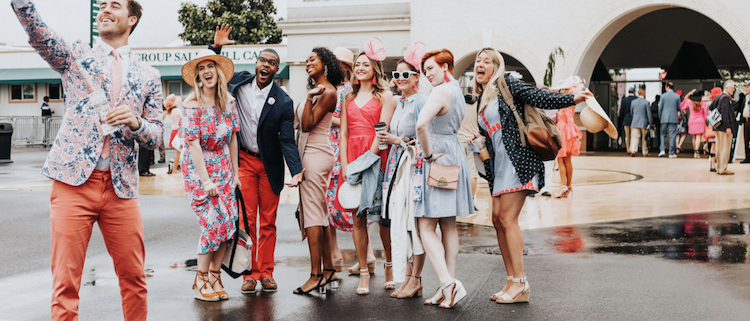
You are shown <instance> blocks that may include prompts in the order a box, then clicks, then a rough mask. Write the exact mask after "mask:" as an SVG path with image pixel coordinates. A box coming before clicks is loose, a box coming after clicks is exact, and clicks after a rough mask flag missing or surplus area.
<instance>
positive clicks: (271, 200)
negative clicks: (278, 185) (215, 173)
mask: <svg viewBox="0 0 750 321" xmlns="http://www.w3.org/2000/svg"><path fill="white" fill-rule="evenodd" d="M239 156H240V157H239V163H240V171H239V172H240V182H241V183H242V189H241V191H242V199H244V200H245V210H246V211H247V215H248V218H247V221H248V224H249V225H250V230H249V231H247V233H248V234H250V239H252V241H253V268H252V271H251V272H252V273H251V274H250V275H244V276H243V278H244V279H254V280H261V279H263V278H266V277H268V278H272V279H273V260H274V251H275V250H276V210H277V209H278V207H279V195H276V193H274V192H273V189H272V188H271V183H270V182H269V181H268V176H267V175H266V169H265V167H264V166H263V161H262V160H261V159H260V158H258V157H255V156H252V155H250V154H248V153H246V152H242V151H241V152H240V155H239ZM239 214H240V222H243V218H242V215H243V214H242V209H240V211H239ZM258 218H260V231H257V227H256V225H257V222H258ZM240 227H241V228H242V229H244V228H245V224H244V223H240Z"/></svg>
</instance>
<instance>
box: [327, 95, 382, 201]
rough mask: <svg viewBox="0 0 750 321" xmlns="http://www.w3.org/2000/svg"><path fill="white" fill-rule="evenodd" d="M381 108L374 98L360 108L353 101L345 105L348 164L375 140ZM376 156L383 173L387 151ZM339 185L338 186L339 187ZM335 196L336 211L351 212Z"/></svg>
mask: <svg viewBox="0 0 750 321" xmlns="http://www.w3.org/2000/svg"><path fill="white" fill-rule="evenodd" d="M382 108H383V107H382V105H381V104H380V100H379V99H377V98H375V97H373V98H372V99H370V101H368V102H367V103H366V104H365V105H364V106H362V107H359V106H357V104H356V103H355V102H354V99H352V100H351V101H349V104H347V105H346V124H347V127H348V129H349V139H348V141H347V143H348V144H347V153H346V155H347V160H348V162H349V163H351V162H354V160H356V159H357V158H359V156H362V155H363V154H364V153H366V152H369V150H370V147H371V146H372V141H373V140H375V124H376V123H377V122H379V121H380V110H381V109H382ZM378 155H379V156H380V169H381V170H382V171H383V172H385V165H386V160H387V159H388V149H386V150H381V151H380V153H378ZM341 185H342V184H339V187H341ZM336 196H337V197H336V209H337V210H339V211H345V212H352V211H350V210H347V209H344V208H343V207H341V204H339V200H338V193H336ZM354 212H356V211H354Z"/></svg>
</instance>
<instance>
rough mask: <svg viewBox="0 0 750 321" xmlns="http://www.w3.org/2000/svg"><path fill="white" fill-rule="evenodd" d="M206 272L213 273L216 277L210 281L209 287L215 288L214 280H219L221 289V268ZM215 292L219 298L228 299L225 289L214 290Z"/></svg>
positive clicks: (222, 285) (222, 286)
mask: <svg viewBox="0 0 750 321" xmlns="http://www.w3.org/2000/svg"><path fill="white" fill-rule="evenodd" d="M208 272H209V273H211V275H213V276H214V277H216V280H214V281H213V282H211V287H212V288H216V286H215V285H214V284H216V282H219V285H221V288H222V289H223V288H224V284H223V283H221V270H218V271H211V270H208ZM209 280H210V279H209ZM216 294H217V295H218V296H219V299H220V300H229V293H227V291H225V290H221V291H216Z"/></svg>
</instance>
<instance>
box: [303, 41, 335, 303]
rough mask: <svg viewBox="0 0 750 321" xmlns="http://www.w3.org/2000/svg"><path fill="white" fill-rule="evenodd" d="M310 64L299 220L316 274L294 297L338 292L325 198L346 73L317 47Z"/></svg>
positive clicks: (308, 66) (305, 109)
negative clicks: (333, 125) (338, 97)
mask: <svg viewBox="0 0 750 321" xmlns="http://www.w3.org/2000/svg"><path fill="white" fill-rule="evenodd" d="M305 62H306V70H307V75H308V78H307V80H308V84H307V89H308V90H310V91H309V92H308V93H307V99H306V100H305V101H304V103H303V104H302V105H300V106H299V107H298V108H297V120H298V123H299V128H298V129H299V131H298V139H297V144H298V149H299V153H300V159H301V160H302V167H304V168H305V169H307V170H306V171H305V179H304V180H303V181H302V183H300V187H299V194H300V202H299V204H300V212H299V220H300V228H301V229H302V239H303V240H304V239H305V237H307V244H308V248H309V250H310V265H311V272H310V278H309V279H308V280H307V282H305V284H303V285H302V286H300V287H298V288H297V289H296V290H294V294H306V293H309V292H310V291H312V290H314V289H316V288H317V289H318V292H319V293H325V292H326V291H325V286H326V284H329V283H330V284H331V287H332V288H333V289H337V288H338V287H339V286H338V283H339V281H338V276H337V275H336V270H335V269H334V268H333V260H332V258H331V244H330V236H331V233H329V232H328V229H329V225H330V223H329V221H328V205H327V203H326V197H325V195H326V191H328V184H329V183H330V177H331V170H333V163H334V162H335V160H334V158H333V148H331V145H330V143H329V142H328V136H329V135H330V132H331V119H332V118H333V111H334V110H335V109H336V86H338V85H341V84H342V83H343V80H344V72H343V70H342V69H341V62H339V60H338V59H336V56H334V55H333V52H331V51H330V50H328V48H325V47H315V48H313V50H312V52H311V53H310V54H309V55H308V56H307V59H306V61H305ZM321 267H322V268H323V269H322V270H321ZM329 272H330V274H328V275H326V274H327V273H329Z"/></svg>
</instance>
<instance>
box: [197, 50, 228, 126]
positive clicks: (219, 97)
mask: <svg viewBox="0 0 750 321" xmlns="http://www.w3.org/2000/svg"><path fill="white" fill-rule="evenodd" d="M211 61H212V62H213V63H214V67H215V68H216V75H217V76H218V79H217V81H216V96H215V97H214V101H215V102H216V109H217V110H218V111H219V114H223V113H224V111H226V107H227V102H229V90H228V89H227V77H226V76H224V72H223V71H221V68H219V64H217V63H216V61H213V60H211ZM200 83H201V80H200V75H198V65H195V79H193V93H194V94H195V100H196V101H197V102H198V104H199V105H200V106H201V107H205V105H206V103H205V101H204V100H203V90H201V87H199V86H198V84H200Z"/></svg>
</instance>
